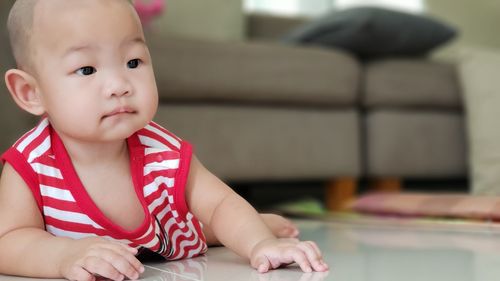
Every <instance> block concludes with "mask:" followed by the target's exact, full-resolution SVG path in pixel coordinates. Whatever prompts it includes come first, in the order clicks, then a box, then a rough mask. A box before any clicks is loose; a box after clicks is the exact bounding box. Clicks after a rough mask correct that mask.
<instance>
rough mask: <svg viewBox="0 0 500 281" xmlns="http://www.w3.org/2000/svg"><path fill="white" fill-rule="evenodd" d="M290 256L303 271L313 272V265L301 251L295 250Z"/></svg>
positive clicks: (291, 251)
mask: <svg viewBox="0 0 500 281" xmlns="http://www.w3.org/2000/svg"><path fill="white" fill-rule="evenodd" d="M289 255H290V256H291V258H292V259H293V260H294V261H295V262H296V263H297V264H298V265H299V266H300V268H301V269H302V271H304V272H312V268H311V264H310V263H309V260H308V259H307V257H306V255H305V253H304V252H303V251H302V250H301V249H297V248H294V249H293V250H290V252H289Z"/></svg>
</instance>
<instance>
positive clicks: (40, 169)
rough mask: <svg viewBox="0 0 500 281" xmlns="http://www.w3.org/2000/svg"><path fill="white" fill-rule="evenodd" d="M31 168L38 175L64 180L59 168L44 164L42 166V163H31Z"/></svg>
mask: <svg viewBox="0 0 500 281" xmlns="http://www.w3.org/2000/svg"><path fill="white" fill-rule="evenodd" d="M31 167H32V168H33V170H35V172H37V173H38V174H42V175H45V176H49V177H53V178H58V179H62V174H61V171H60V170H59V169H57V168H54V167H51V166H47V165H44V164H40V163H31Z"/></svg>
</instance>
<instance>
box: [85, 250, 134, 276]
mask: <svg viewBox="0 0 500 281" xmlns="http://www.w3.org/2000/svg"><path fill="white" fill-rule="evenodd" d="M81 266H82V268H83V269H84V270H86V271H88V272H90V273H92V274H97V275H99V276H102V277H104V278H108V279H111V280H115V281H121V280H123V279H124V278H125V277H124V276H123V274H121V273H120V272H118V270H116V268H115V267H114V266H112V265H111V264H110V263H109V262H107V261H105V260H103V259H102V258H99V257H96V256H90V257H87V258H85V259H84V261H83V264H82V265H81Z"/></svg>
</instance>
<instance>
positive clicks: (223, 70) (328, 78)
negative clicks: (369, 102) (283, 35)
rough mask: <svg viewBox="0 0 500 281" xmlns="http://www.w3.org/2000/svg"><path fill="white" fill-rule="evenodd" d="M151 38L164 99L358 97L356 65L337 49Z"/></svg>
mask: <svg viewBox="0 0 500 281" xmlns="http://www.w3.org/2000/svg"><path fill="white" fill-rule="evenodd" d="M151 39H152V40H151V44H150V49H151V53H152V56H153V61H154V66H155V72H156V76H157V83H158V88H159V91H160V97H161V99H163V100H184V101H226V102H260V103H281V104H299V105H301V106H304V105H322V106H325V105H326V106H341V107H342V106H347V105H352V104H354V103H357V101H358V92H359V90H358V84H359V77H360V66H359V64H358V62H357V61H356V60H355V59H354V58H353V57H352V56H350V55H348V54H345V53H344V52H341V51H329V50H323V49H316V48H298V47H290V46H282V45H279V44H264V43H260V44H259V43H234V42H233V43H230V42H216V41H207V40H205V41H202V40H183V39H177V40H172V39H170V40H162V39H161V38H159V37H154V38H151Z"/></svg>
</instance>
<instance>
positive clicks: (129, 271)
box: [60, 238, 144, 281]
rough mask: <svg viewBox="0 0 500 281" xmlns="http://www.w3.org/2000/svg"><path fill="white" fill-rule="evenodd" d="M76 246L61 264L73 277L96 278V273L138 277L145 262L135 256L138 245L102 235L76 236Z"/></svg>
mask: <svg viewBox="0 0 500 281" xmlns="http://www.w3.org/2000/svg"><path fill="white" fill-rule="evenodd" d="M74 242H75V243H73V244H72V245H73V246H74V247H73V249H72V250H71V251H68V255H67V256H66V258H65V260H64V261H63V262H62V264H61V266H60V270H61V273H62V275H63V276H64V277H65V278H66V279H69V280H78V281H80V280H82V281H87V280H96V278H95V277H96V276H100V277H104V278H107V279H111V280H120V281H121V280H124V279H125V278H129V279H137V278H139V274H140V273H142V272H144V266H143V265H142V264H141V262H140V261H139V260H138V259H137V258H136V257H135V254H137V249H135V248H131V247H129V246H127V245H124V244H121V243H117V242H110V241H107V240H104V239H101V238H85V239H80V240H75V241H74Z"/></svg>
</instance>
